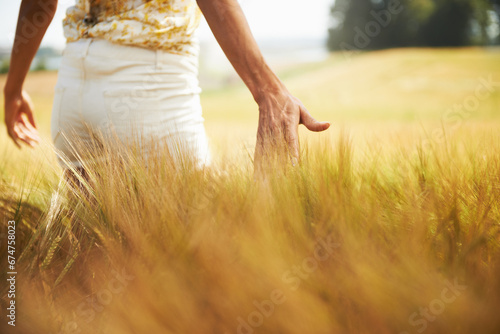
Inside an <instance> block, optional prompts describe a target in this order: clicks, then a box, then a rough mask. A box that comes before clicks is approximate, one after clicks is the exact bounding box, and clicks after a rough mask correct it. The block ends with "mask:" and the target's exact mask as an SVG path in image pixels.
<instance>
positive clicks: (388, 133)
mask: <svg viewBox="0 0 500 334" xmlns="http://www.w3.org/2000/svg"><path fill="white" fill-rule="evenodd" d="M499 59H500V50H499V49H476V48H469V49H442V50H432V49H403V50H388V51H380V52H371V53H365V54H362V55H359V56H356V57H355V58H352V59H344V57H343V56H342V55H337V54H335V55H332V56H331V57H330V58H329V59H327V60H325V61H323V62H320V63H315V64H307V65H302V66H298V67H294V68H291V69H288V70H283V71H282V73H280V74H281V76H282V78H283V79H284V81H285V83H286V84H287V86H288V87H289V89H290V90H291V91H292V92H293V93H295V94H296V96H297V97H298V98H300V99H301V100H302V102H303V103H304V104H305V105H306V106H307V107H308V109H309V110H310V111H311V113H312V114H313V115H314V116H316V117H317V118H318V119H320V120H327V121H331V122H332V127H331V128H330V129H329V130H328V131H326V132H325V133H321V134H310V133H306V132H305V131H302V130H303V129H302V130H301V153H302V161H301V164H300V165H299V166H295V167H290V166H288V167H285V168H276V169H275V172H274V173H271V174H269V175H267V177H266V179H265V180H256V179H255V178H254V175H253V166H252V154H253V153H252V152H253V145H254V143H255V132H256V124H257V123H256V122H257V110H256V106H255V104H254V103H253V102H252V99H251V97H250V95H249V93H248V92H247V91H246V90H245V89H244V87H242V86H241V85H233V86H231V87H224V88H222V89H218V90H212V91H207V92H204V93H203V95H202V104H203V107H204V113H205V118H206V127H207V132H208V134H209V137H210V139H211V148H212V151H213V156H214V163H213V164H212V165H211V166H210V167H207V168H204V169H198V168H195V167H193V164H192V163H190V161H189V159H188V158H187V159H186V161H185V163H182V164H173V163H172V160H171V159H170V155H169V154H168V152H162V151H159V152H157V154H155V155H154V156H151V157H148V161H147V164H146V163H145V161H143V160H142V159H141V158H140V157H138V156H136V155H135V154H134V152H133V151H126V150H105V152H104V153H103V152H100V154H105V157H106V163H105V164H102V163H97V160H96V163H91V164H90V166H89V168H88V171H89V172H88V174H89V175H88V180H87V181H86V180H81V181H82V182H83V186H82V187H81V188H74V187H72V186H71V185H69V184H67V183H65V182H63V179H62V178H61V176H62V174H61V170H60V169H59V167H58V165H57V163H56V159H55V156H54V154H53V153H52V148H51V143H50V131H49V128H50V124H49V123H50V108H51V103H52V101H51V99H52V91H53V87H54V84H55V80H56V74H55V73H32V74H30V76H29V78H28V82H27V85H26V89H27V90H28V92H29V93H30V94H31V95H32V97H33V100H34V102H35V104H36V107H37V111H36V112H37V120H38V127H39V129H40V131H41V135H42V137H43V139H44V140H43V143H42V144H41V145H40V146H39V147H38V148H36V149H35V150H29V149H23V150H21V151H18V150H17V149H16V148H15V147H14V145H13V144H12V143H9V140H8V138H7V136H6V133H5V128H4V127H2V129H1V133H0V143H1V145H2V155H1V158H0V216H1V217H2V220H1V225H2V226H1V238H0V249H1V251H0V253H1V254H0V256H1V261H2V262H1V263H2V274H1V275H2V278H1V279H2V291H1V294H2V298H1V306H2V307H1V310H2V311H1V314H2V320H1V324H0V331H1V333H106V334H107V333H111V334H114V333H151V334H157V333H158V334H160V333H181V334H187V333H189V334H191V333H192V334H198V333H199V334H205V333H214V334H216V333H217V334H218V333H221V334H226V333H241V334H251V333H273V334H278V333H287V334H288V333H300V334H309V333H311V334H316V333H317V334H320V333H325V334H330V333H331V334H334V333H381V334H383V333H398V334H407V333H429V334H430V333H499V332H500V317H499V316H498V314H499V309H500V137H499V130H500V62H499V61H498V60H499ZM4 81H5V77H1V79H0V82H1V83H2V85H3V82H4ZM89 151H90V154H93V152H92V149H89ZM94 153H96V152H94ZM96 154H97V153H96ZM146 165H147V167H146ZM12 220H13V221H15V222H16V234H15V236H16V239H15V241H16V244H15V249H16V251H15V258H16V270H17V279H16V284H15V301H16V322H15V323H16V326H15V327H12V326H10V325H8V323H7V322H8V321H9V318H7V315H8V314H9V310H7V307H9V305H8V302H9V300H10V299H9V298H10V297H8V293H9V288H10V284H4V282H8V281H7V279H8V278H9V275H8V274H7V272H8V270H7V256H8V253H7V249H8V248H7V240H8V235H9V234H8V224H9V223H8V222H9V221H12Z"/></svg>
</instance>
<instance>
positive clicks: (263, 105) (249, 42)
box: [197, 0, 330, 167]
mask: <svg viewBox="0 0 500 334" xmlns="http://www.w3.org/2000/svg"><path fill="white" fill-rule="evenodd" d="M197 2H198V6H199V7H200V9H201V11H202V12H203V15H204V16H205V18H206V20H207V22H208V24H209V26H210V29H211V30H212V32H213V34H214V36H215V38H216V39H217V41H218V42H219V45H220V46H221V48H222V50H223V51H224V53H225V54H226V56H227V58H228V59H229V61H230V62H231V64H232V65H233V67H234V69H235V70H236V72H237V73H238V75H239V76H240V77H241V78H242V80H243V81H244V82H245V84H246V86H247V87H248V89H249V90H250V92H251V93H252V95H253V98H254V99H255V101H256V102H257V104H258V106H259V127H258V131H257V146H256V148H255V163H256V166H257V167H261V165H262V162H263V160H266V158H267V157H269V155H275V154H274V153H275V152H270V151H275V148H276V147H275V145H279V144H280V143H281V142H283V140H284V142H285V143H286V146H287V147H286V149H287V150H288V154H289V155H290V156H291V157H292V161H297V160H298V158H299V137H298V125H299V124H304V125H305V126H306V127H307V128H308V129H309V130H311V131H324V130H326V129H328V127H329V126H330V124H329V123H327V122H318V121H316V120H315V119H314V118H313V117H312V116H311V115H310V114H309V112H308V111H307V109H306V108H305V107H304V105H303V104H302V103H301V102H300V101H299V100H298V99H297V98H295V97H294V96H292V95H291V94H290V93H289V92H288V90H287V89H286V87H285V86H284V85H283V83H282V82H281V81H280V79H279V78H278V77H277V76H276V74H275V73H274V72H273V71H272V70H271V69H270V68H269V66H268V65H267V63H266V62H265V60H264V58H263V56H262V54H261V52H260V50H259V47H258V46H257V43H256V42H255V39H254V38H253V36H252V33H251V32H250V28H249V26H248V23H247V21H246V19H245V16H244V14H243V11H242V10H241V8H240V6H239V4H238V2H237V1H236V0H197Z"/></svg>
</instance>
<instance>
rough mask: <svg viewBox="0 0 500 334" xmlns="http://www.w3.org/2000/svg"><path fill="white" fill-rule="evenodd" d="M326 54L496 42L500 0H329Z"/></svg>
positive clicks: (497, 42) (498, 39)
mask: <svg viewBox="0 0 500 334" xmlns="http://www.w3.org/2000/svg"><path fill="white" fill-rule="evenodd" d="M330 15H331V26H330V28H329V34H328V48H329V49H330V50H344V51H345V50H353V51H356V50H363V49H366V50H374V49H384V48H392V47H410V46H430V47H458V46H466V45H492V44H500V37H499V17H500V0H335V3H334V4H333V6H332V7H331V11H330Z"/></svg>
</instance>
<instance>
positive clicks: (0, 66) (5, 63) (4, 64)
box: [0, 58, 10, 74]
mask: <svg viewBox="0 0 500 334" xmlns="http://www.w3.org/2000/svg"><path fill="white" fill-rule="evenodd" d="M9 66H10V59H9V58H4V59H2V60H1V61H0V74H5V73H8V72H9Z"/></svg>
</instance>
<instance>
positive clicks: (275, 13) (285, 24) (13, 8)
mask: <svg viewBox="0 0 500 334" xmlns="http://www.w3.org/2000/svg"><path fill="white" fill-rule="evenodd" d="M74 1H75V0H59V6H58V11H57V13H56V17H55V18H54V21H53V22H52V24H51V26H50V27H49V30H48V31H47V33H46V35H45V38H44V40H43V42H42V45H44V46H56V47H58V48H62V47H63V46H64V37H63V32H62V27H61V20H62V19H63V17H64V13H65V10H66V8H67V7H69V6H71V5H72V4H73V3H74ZM20 3H21V1H20V0H17V1H13V0H0V4H1V11H0V47H9V46H11V45H12V38H13V36H14V32H15V26H16V22H17V15H18V11H19V5H20ZM305 3H306V1H304V0H240V4H241V6H242V8H243V11H244V12H245V14H246V16H247V19H248V21H249V24H250V27H251V28H252V31H253V33H254V35H255V37H256V38H257V39H258V40H265V39H276V38H287V39H295V38H296V39H301V38H326V35H327V27H328V13H329V8H330V5H331V4H332V3H333V0H309V1H307V5H305ZM200 37H201V39H202V40H204V41H212V40H213V39H212V37H211V32H210V30H209V28H208V26H207V25H206V22H203V24H202V26H201V28H200Z"/></svg>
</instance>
